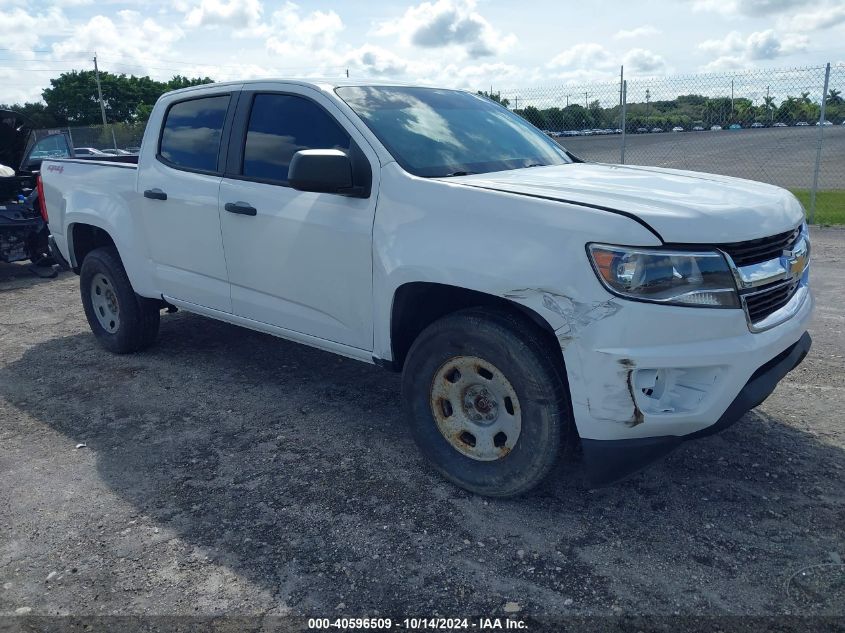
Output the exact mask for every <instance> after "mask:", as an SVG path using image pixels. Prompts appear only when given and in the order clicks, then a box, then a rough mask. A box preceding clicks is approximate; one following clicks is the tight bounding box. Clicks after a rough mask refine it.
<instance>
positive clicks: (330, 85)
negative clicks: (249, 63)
mask: <svg viewBox="0 0 845 633" xmlns="http://www.w3.org/2000/svg"><path fill="white" fill-rule="evenodd" d="M265 83H285V84H295V85H299V86H310V87H312V88H316V89H317V90H333V89H334V88H341V87H343V86H406V87H407V86H420V87H423V85H422V84H412V83H407V82H402V81H391V80H386V79H349V78H347V77H342V78H329V77H305V78H302V77H267V78H263V79H243V80H240V81H222V82H217V83H213V84H200V85H198V86H190V87H188V88H180V89H179V90H174V91H172V92H170V93H168V94H178V93H183V92H191V91H193V90H201V89H203V88H222V87H226V86H249V85H254V84H265ZM427 87H431V86H427Z"/></svg>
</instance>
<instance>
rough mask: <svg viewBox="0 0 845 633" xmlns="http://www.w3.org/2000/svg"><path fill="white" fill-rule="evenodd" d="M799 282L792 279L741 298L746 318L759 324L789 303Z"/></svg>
mask: <svg viewBox="0 0 845 633" xmlns="http://www.w3.org/2000/svg"><path fill="white" fill-rule="evenodd" d="M800 281H801V280H800V279H794V280H791V281H788V282H786V283H780V284H777V285H774V286H772V287H770V288H767V289H765V290H762V291H760V292H755V293H754V294H749V295H745V296H744V297H743V299H744V301H745V309H746V310H747V311H748V318H749V319H750V320H751V322H752V323H759V322H760V321H762V320H763V319H765V318H766V317H767V316H769V315H770V314H773V313H775V312H777V311H778V310H780V309H781V308H782V307H783V306H785V305H786V304H787V303H789V300H790V299H791V298H792V295H794V294H795V291H796V290H797V289H798V285H799V283H800Z"/></svg>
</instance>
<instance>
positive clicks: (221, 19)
mask: <svg viewBox="0 0 845 633" xmlns="http://www.w3.org/2000/svg"><path fill="white" fill-rule="evenodd" d="M181 6H182V7H183V10H185V11H186V15H185V24H186V25H187V26H189V27H198V26H212V27H216V26H228V27H230V28H234V29H244V28H248V27H255V26H258V25H259V24H260V23H261V14H262V11H263V8H262V6H261V1H260V0H229V1H228V2H227V1H226V0H201V1H200V3H199V4H197V5H194V6H190V7H187V8H186V7H184V5H181Z"/></svg>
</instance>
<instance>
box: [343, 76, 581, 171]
mask: <svg viewBox="0 0 845 633" xmlns="http://www.w3.org/2000/svg"><path fill="white" fill-rule="evenodd" d="M335 91H336V93H337V95H338V96H339V97H340V98H341V99H343V100H344V101H345V102H346V103H348V104H349V106H350V107H351V108H352V109H353V110H354V111H355V112H356V113H357V114H358V116H360V117H361V118H362V119H363V120H364V122H365V123H366V124H367V127H369V128H370V130H372V132H373V134H375V135H376V136H377V137H378V139H379V140H380V141H381V142H382V144H383V145H384V146H385V147H386V148H387V150H388V151H389V152H390V153H391V154H392V155H393V157H394V158H395V159H396V161H397V162H398V163H399V164H400V165H401V166H402V167H403V168H404V169H405V170H406V171H408V172H410V173H412V174H414V175H416V176H422V177H426V178H439V177H444V176H462V175H465V174H481V173H486V172H491V171H504V170H508V169H519V168H521V167H534V166H539V165H562V164H565V163H571V162H572V160H571V159H570V157H569V155H568V154H567V153H566V152H565V151H564V149H563V148H562V147H560V146H559V145H558V144H557V143H555V142H554V141H552V140H551V139H550V138H548V137H547V136H546V135H545V134H543V133H542V132H540V130H538V129H537V128H535V127H534V126H533V125H531V124H530V123H528V122H527V121H525V120H524V119H523V118H522V117H520V116H517V115H516V114H513V113H512V112H510V111H509V110H507V109H506V108H504V107H502V106H500V105H498V104H497V103H494V102H492V101H489V100H488V99H486V98H484V97H480V96H476V95H472V94H469V93H467V92H461V91H458V90H441V89H436V88H405V87H395V86H389V87H388V86H350V87H342V88H337V89H336V90H335Z"/></svg>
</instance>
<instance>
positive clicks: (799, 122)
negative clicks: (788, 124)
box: [795, 121, 810, 127]
mask: <svg viewBox="0 0 845 633" xmlns="http://www.w3.org/2000/svg"><path fill="white" fill-rule="evenodd" d="M809 125H810V124H809V123H807V122H806V121H798V123H796V124H795V127H807V126H809Z"/></svg>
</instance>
